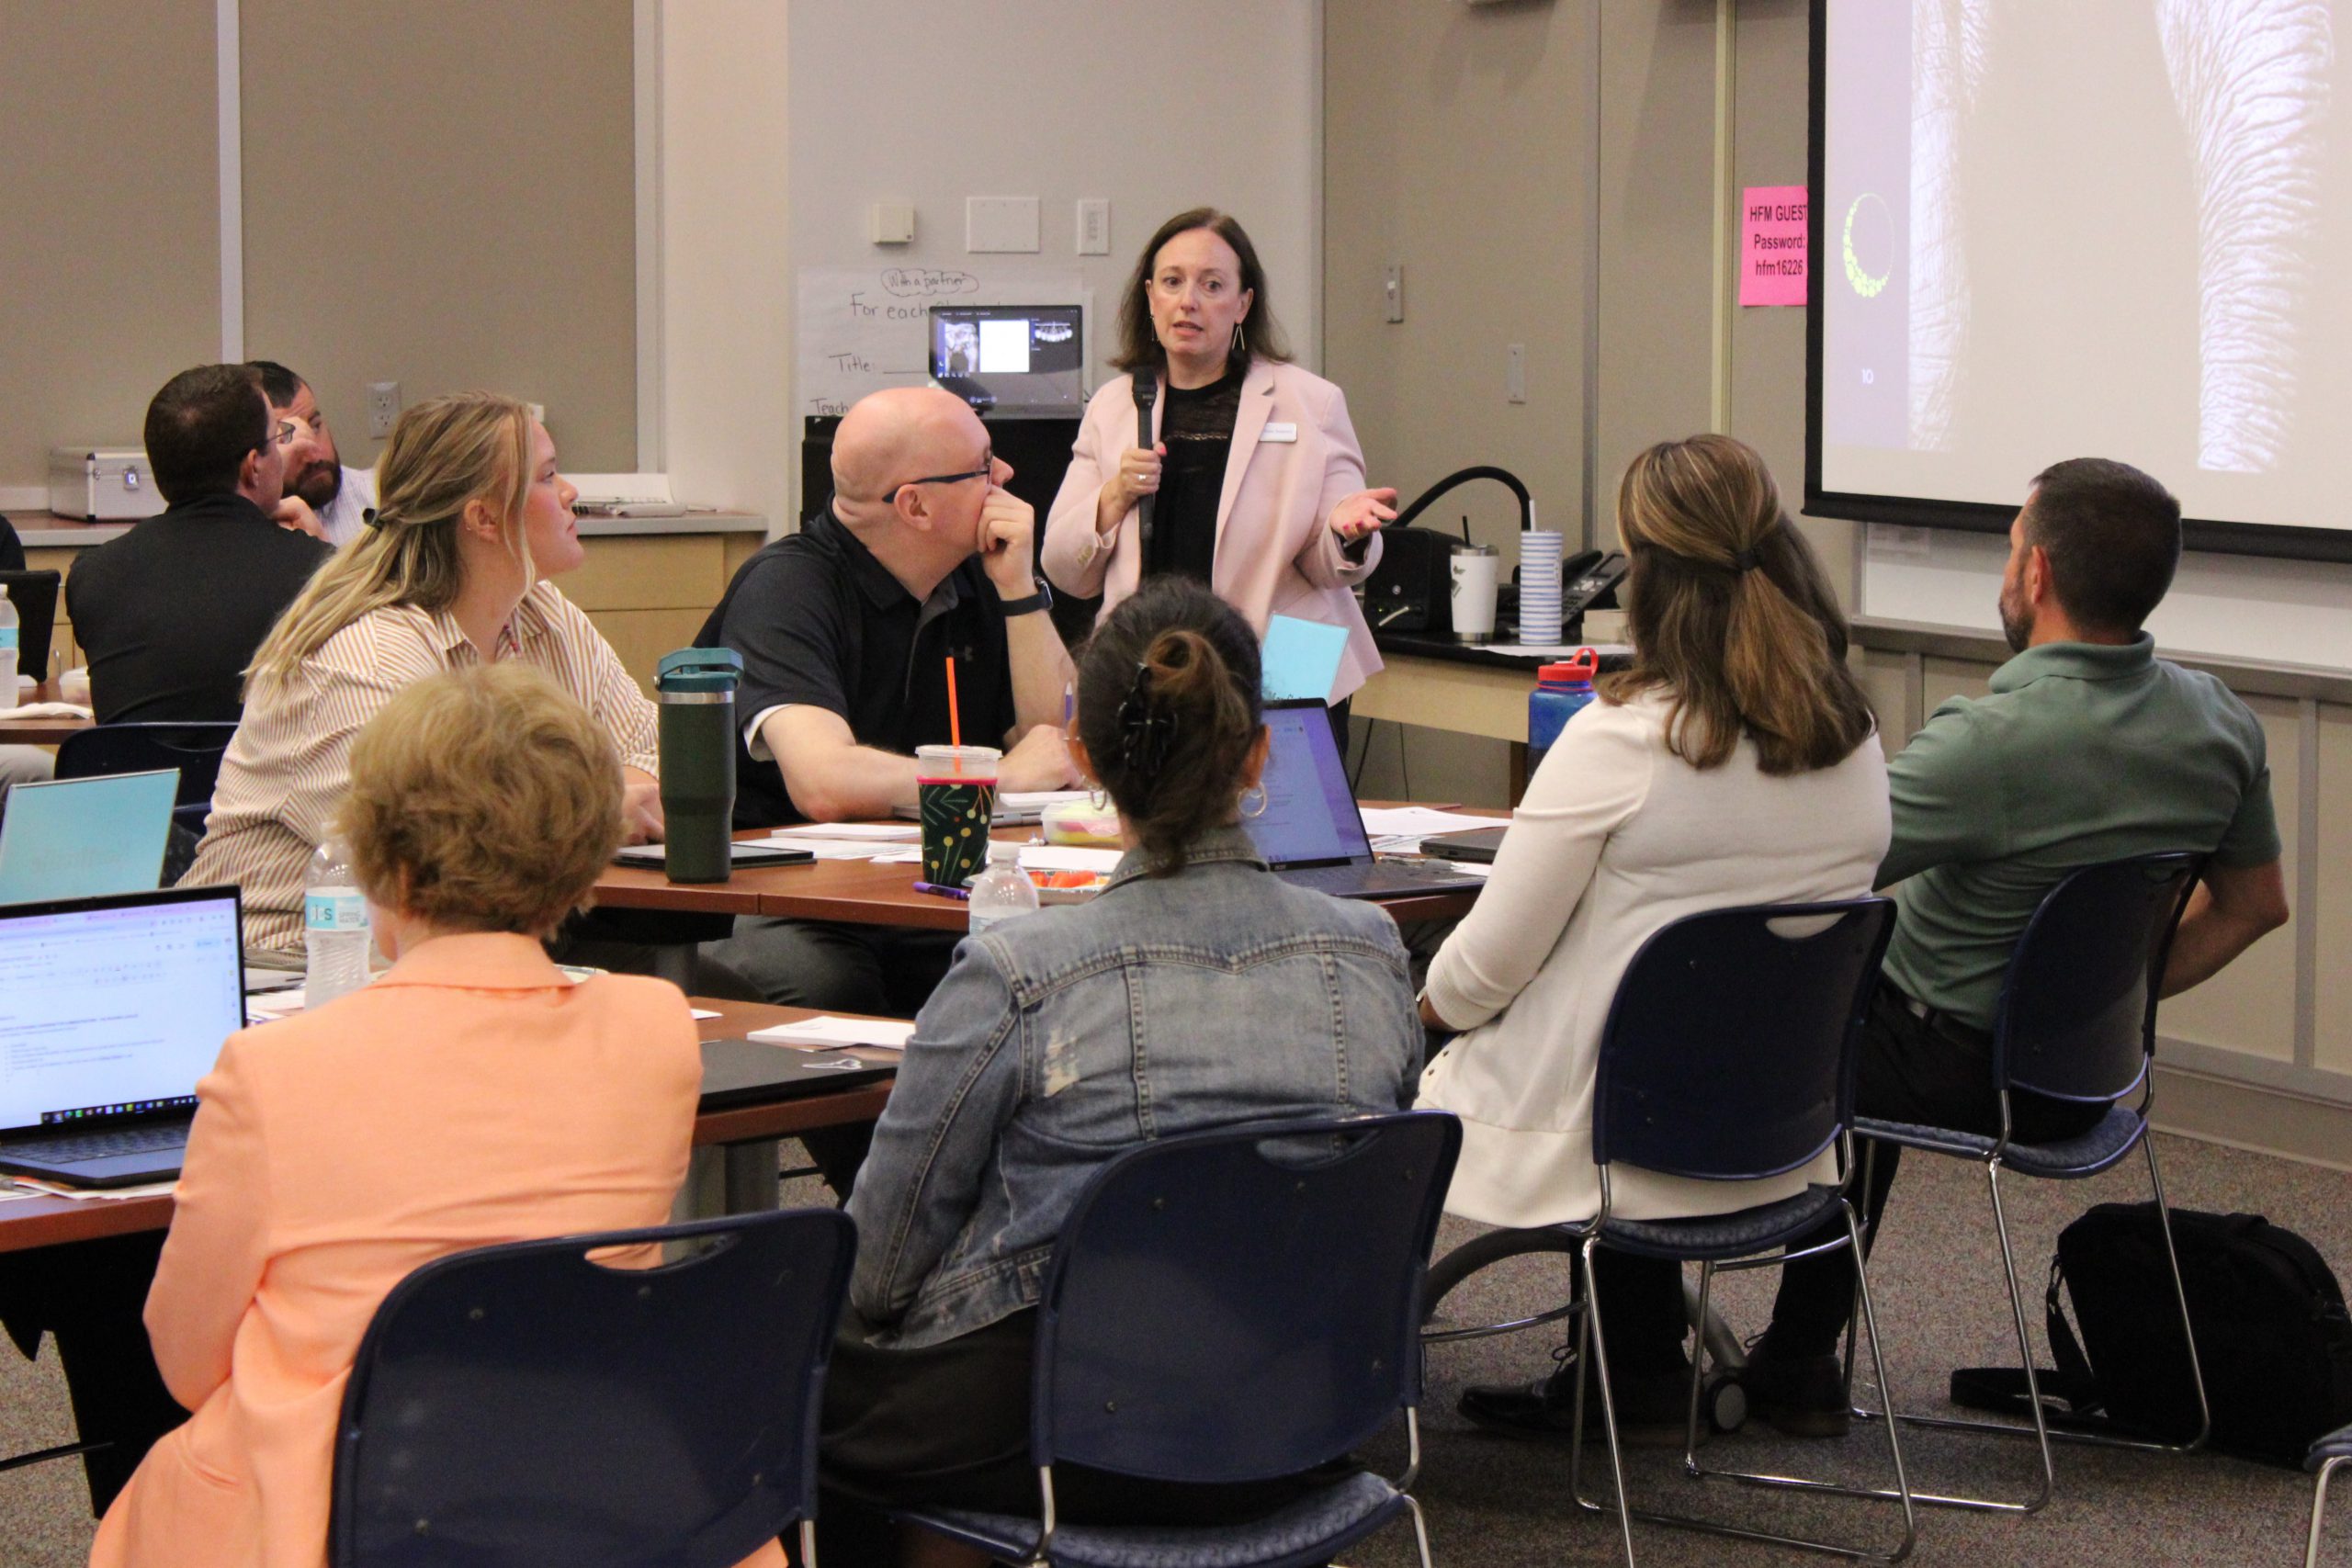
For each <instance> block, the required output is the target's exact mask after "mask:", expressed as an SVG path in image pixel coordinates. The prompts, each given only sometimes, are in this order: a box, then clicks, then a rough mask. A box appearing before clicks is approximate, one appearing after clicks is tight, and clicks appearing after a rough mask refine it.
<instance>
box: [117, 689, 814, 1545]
mask: <svg viewBox="0 0 2352 1568" xmlns="http://www.w3.org/2000/svg"><path fill="white" fill-rule="evenodd" d="M340 823H341V829H342V831H343V833H344V834H345V838H346V839H347V840H348V843H349V847H350V852H351V855H352V859H353V863H354V867H355V869H356V872H357V873H358V879H359V883H360V886H361V887H362V888H363V889H364V890H365V891H366V892H367V894H368V901H369V905H370V910H371V914H372V915H373V918H374V920H375V930H376V932H377V938H378V942H379V945H380V946H382V948H383V949H384V951H385V952H386V953H388V954H389V955H390V956H391V957H392V958H393V959H394V960H395V963H394V964H393V966H392V969H391V971H390V973H389V974H386V975H384V976H381V977H380V978H379V979H378V980H377V981H376V982H375V983H374V984H372V985H370V986H368V987H365V988H364V989H361V990H359V991H356V992H353V993H352V994H351V995H349V996H346V997H343V998H339V999H337V1000H335V1001H334V1002H332V1003H330V1004H328V1005H327V1006H326V1007H324V1008H322V1009H320V1010H317V1011H316V1012H305V1013H302V1014H300V1015H298V1016H296V1017H294V1018H290V1019H288V1020H286V1021H282V1022H277V1023H269V1024H264V1025H262V1026H260V1027H258V1028H254V1029H247V1030H244V1031H243V1032H240V1033H238V1034H236V1035H233V1036H232V1037H231V1039H230V1040H229V1043H228V1044H227V1046H226V1047H225V1048H224V1049H223V1050H222V1051H221V1054H220V1062H219V1063H218V1065H216V1066H214V1068H213V1070H212V1072H211V1073H210V1074H209V1075H208V1076H207V1077H205V1079H204V1081H203V1082H202V1083H201V1084H199V1085H198V1088H197V1094H198V1101H199V1107H198V1111H197V1115H196V1122H195V1126H194V1129H193V1130H192V1132H191V1134H190V1135H189V1139H188V1148H187V1164H186V1168H185V1171H184V1173H183V1175H182V1176H181V1179H180V1185H179V1192H178V1209H177V1212H176V1213H175V1215H174V1217H173V1221H172V1230H171V1235H170V1237H169V1239H168V1240H167V1241H166V1242H165V1243H164V1254H163V1260H162V1262H161V1264H160V1265H159V1266H158V1268H157V1269H156V1274H155V1284H154V1288H153V1291H152V1292H150V1293H149V1295H148V1298H147V1314H146V1316H147V1329H148V1334H149V1336H150V1337H151V1339H152V1340H153V1345H154V1350H155V1361H156V1365H157V1366H158V1367H159V1368H160V1369H161V1370H162V1372H163V1374H164V1382H165V1383H166V1384H167V1385H168V1386H169V1387H170V1389H171V1391H172V1393H173V1396H174V1397H175V1398H176V1399H178V1400H179V1401H180V1403H181V1404H185V1405H187V1407H188V1408H189V1409H190V1410H192V1411H194V1412H195V1414H194V1416H191V1417H190V1419H189V1420H188V1422H187V1425H185V1426H183V1427H179V1428H177V1429H176V1430H175V1431H173V1432H171V1433H170V1434H169V1435H167V1436H165V1437H164V1438H163V1439H162V1440H160V1441H159V1442H157V1443H156V1444H155V1446H154V1447H153V1449H151V1450H148V1454H147V1457H146V1459H145V1461H143V1462H142V1463H141V1465H140V1467H139V1470H138V1472H137V1473H136V1474H134V1475H133V1476H132V1477H131V1480H130V1485H129V1486H128V1487H126V1488H125V1489H124V1491H123V1493H122V1495H121V1496H120V1497H119V1498H117V1499H116V1501H115V1505H114V1506H113V1507H112V1508H111V1509H109V1510H108V1511H107V1516H106V1518H105V1520H104V1522H102V1523H101V1524H100V1525H99V1527H98V1535H97V1540H96V1545H95V1546H94V1547H93V1549H92V1551H91V1554H90V1561H91V1562H92V1564H93V1565H94V1568H118V1565H119V1568H167V1565H168V1568H214V1565H219V1568H228V1565H230V1564H238V1565H241V1568H242V1565H246V1564H260V1565H264V1568H321V1565H322V1564H323V1563H324V1562H326V1555H327V1512H328V1498H329V1483H330V1479H331V1477H332V1473H333V1468H334V1437H335V1427H336V1418H337V1415H338V1412H339V1410H340V1408H341V1404H342V1400H343V1390H344V1383H345V1379H346V1378H347V1377H348V1376H349V1374H350V1371H351V1364H352V1360H353V1358H354V1357H355V1356H356V1354H357V1352H358V1348H359V1340H360V1337H361V1336H362V1335H363V1334H365V1333H366V1332H367V1328H368V1322H369V1320H370V1319H371V1318H372V1317H373V1316H374V1315H375V1312H376V1308H377V1305H378V1304H379V1303H380V1302H382V1300H383V1299H384V1297H385V1295H386V1294H387V1293H388V1292H390V1290H391V1288H392V1287H393V1286H394V1285H395V1284H397V1283H398V1282H399V1281H400V1280H401V1279H402V1278H403V1277H404V1276H406V1275H407V1274H409V1273H410V1272H411V1271H413V1269H416V1268H418V1267H419V1266H420V1265H422V1264H424V1263H428V1262H431V1261H432V1260H433V1259H435V1258H441V1257H445V1256H447V1254H449V1253H453V1252H459V1251H463V1250H465V1249H467V1248H469V1247H486V1246H490V1245H492V1244H495V1243H499V1242H508V1241H519V1240H524V1239H526V1238H530V1237H537V1236H549V1235H566V1234H571V1233H578V1232H586V1231H600V1230H611V1229H619V1228H623V1227H633V1226H643V1225H653V1224H662V1223H663V1222H664V1221H665V1220H666V1219H667V1218H668V1216H669V1213H670V1206H671V1201H672V1199H673V1197H674V1195H675V1194H676V1191H677V1189H678V1185H679V1183H680V1181H681V1180H682V1179H684V1174H685V1168H686V1155H687V1146H688V1144H689V1143H690V1141H691V1139H692V1136H693V1131H694V1119H695V1100H696V1098H697V1094H698V1090H699V1087H700V1082H701V1053H700V1051H699V1049H698V1048H697V1046H696V1044H695V1026H694V1021H693V1018H692V1015H691V1014H690V1012H689V1010H688V1009H687V1006H686V1002H685V998H684V997H682V996H680V995H679V993H678V991H677V989H676V988H675V987H673V986H670V985H668V984H667V983H665V982H662V981H659V980H651V979H644V978H636V977H628V976H616V975H604V976H595V977H594V978H591V979H588V980H584V981H582V982H581V983H580V984H578V985H574V984H572V983H571V981H570V979H569V978H567V977H566V976H565V975H564V974H563V972H562V971H560V970H559V969H558V968H557V967H556V966H555V965H554V964H552V963H550V962H549V961H548V957H547V955H546V953H544V952H543V951H542V950H541V948H540V946H539V942H538V940H537V938H538V936H539V934H541V933H543V932H544V931H548V930H550V929H552V928H553V926H554V924H555V923H556V922H557V921H558V920H560V919H561V918H562V917H563V915H564V914H565V913H566V912H567V911H568V910H569V909H570V908H572V907H573V906H574V905H576V904H577V903H578V902H579V901H580V899H581V897H582V896H583V895H584V894H585V893H586V891H587V890H588V888H589V886H591V885H592V884H593V883H594V880H595V876H596V874H597V872H598V870H599V869H600V868H601V866H602V865H603V863H604V862H605V860H606V859H607V858H608V857H609V856H610V855H611V853H612V852H613V850H614V848H615V847H616V846H617V845H618V844H619V842H620V840H621V771H620V760H619V756H618V754H617V752H616V751H615V750H614V748H613V744H612V742H611V740H610V739H607V737H606V736H605V731H604V729H603V728H602V727H601V726H600V725H598V724H597V722H596V721H595V720H594V718H592V717H591V716H589V714H588V712H587V710H586V709H584V708H582V707H581V706H580V705H578V704H577V703H575V702H573V701H572V700H571V698H569V697H567V696H565V695H564V694H563V693H562V692H561V691H560V689H558V688H557V687H556V686H555V684H554V683H553V682H550V681H549V680H548V678H547V677H546V676H544V675H541V674H539V673H538V672H537V671H534V670H531V669H528V668H526V667H524V666H522V665H519V664H515V663H512V662H509V663H501V664H494V665H489V666H476V667H472V668H469V669H462V670H458V671H452V672H450V673H448V674H446V675H437V676H434V677H431V678H429V679H427V680H424V681H422V682H418V683H416V684H415V685H413V686H411V687H410V688H408V689H407V690H406V691H404V692H402V693H401V694H400V695H398V696H397V697H395V698H393V699H392V701H391V702H390V704H388V705H386V706H385V708H384V710H383V712H382V713H381V714H380V715H379V716H378V717H377V718H376V719H375V720H374V721H373V722H371V723H370V724H369V725H368V728H366V729H365V730H363V731H362V732H361V734H360V736H359V739H358V740H357V742H356V745H355V746H354V748H353V750H352V758H351V792H350V795H349V796H348V797H347V798H346V800H345V805H344V807H343V810H342V814H341V817H340ZM753 1561H755V1562H766V1563H775V1564H781V1562H782V1561H783V1560H782V1556H781V1553H780V1552H779V1551H777V1550H776V1549H775V1548H774V1547H770V1548H768V1549H766V1550H765V1551H763V1552H762V1553H761V1554H759V1556H757V1557H756V1558H754V1559H753Z"/></svg>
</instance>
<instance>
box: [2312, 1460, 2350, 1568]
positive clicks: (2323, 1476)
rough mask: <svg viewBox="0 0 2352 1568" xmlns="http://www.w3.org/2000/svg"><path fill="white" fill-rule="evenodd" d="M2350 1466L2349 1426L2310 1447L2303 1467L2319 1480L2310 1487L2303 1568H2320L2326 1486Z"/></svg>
mask: <svg viewBox="0 0 2352 1568" xmlns="http://www.w3.org/2000/svg"><path fill="white" fill-rule="evenodd" d="M2347 1464H2352V1427H2337V1428H2336V1429H2335V1431H2333V1432H2330V1433H2329V1434H2328V1435H2327V1436H2326V1437H2324V1438H2321V1439H2320V1440H2319V1441H2318V1442H2315V1443H2313V1444H2312V1451H2311V1457H2310V1458H2308V1459H2306V1460H2304V1461H2303V1468H2304V1469H2305V1470H2308V1471H2311V1472H2312V1473H2314V1474H2315V1475H2317V1476H2318V1477H2319V1479H2318V1480H2317V1481H2316V1482H2314V1483H2312V1531H2311V1535H2310V1538H2309V1539H2308V1540H2305V1541H2304V1543H2303V1568H2319V1531H2320V1526H2321V1525H2322V1524H2323V1523H2324V1522H2325V1520H2326V1518H2327V1483H2328V1482H2329V1481H2331V1480H2332V1479H2334V1477H2335V1472H2337V1471H2338V1470H2340V1469H2342V1468H2343V1467H2344V1466H2345V1465H2347Z"/></svg>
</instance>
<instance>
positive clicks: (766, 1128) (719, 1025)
mask: <svg viewBox="0 0 2352 1568" xmlns="http://www.w3.org/2000/svg"><path fill="white" fill-rule="evenodd" d="M695 1006H696V1007H699V1008H702V1009H705V1010H710V1011H715V1012H717V1013H718V1017H717V1018H711V1019H704V1020H701V1021H698V1022H697V1023H696V1025H695V1027H696V1028H697V1029H699V1030H700V1031H701V1032H702V1037H703V1038H704V1039H706V1040H718V1039H725V1038H728V1037H729V1036H737V1035H742V1034H747V1033H749V1032H751V1031H752V1030H754V1029H765V1028H767V1027H768V1026H769V1025H771V1024H777V1023H789V1022H792V1021H795V1020H798V1019H804V1018H814V1017H816V1016H817V1011H816V1010H814V1009H811V1008H780V1007H768V1006H765V1005H763V1004H762V1003H758V1002H729V1001H713V1000H708V999H705V998H696V999H695ZM776 1049H778V1050H780V1051H782V1050H789V1049H791V1047H789V1046H783V1045H779V1046H777V1047H776ZM850 1054H851V1055H857V1056H863V1057H865V1058H867V1059H869V1060H876V1061H888V1060H891V1059H893V1056H894V1053H891V1052H888V1051H867V1050H854V1051H852V1052H851V1053H850ZM889 1097H890V1086H889V1084H888V1082H883V1083H867V1084H860V1085H857V1086H855V1087H853V1088H850V1089H837V1090H832V1091H829V1092H826V1093H820V1094H810V1095H802V1096H799V1097H797V1098H795V1099H791V1100H775V1101H773V1102H770V1103H767V1104H759V1103H752V1104H748V1105H731V1106H729V1107H728V1108H727V1109H725V1110H723V1111H706V1112H705V1113H704V1114H702V1115H700V1116H697V1117H696V1118H695V1145H696V1148H697V1151H700V1150H703V1149H716V1148H717V1147H718V1146H719V1145H741V1144H751V1145H755V1146H757V1147H760V1148H764V1149H767V1150H768V1151H770V1152H769V1153H768V1155H767V1168H768V1173H769V1179H770V1183H771V1185H772V1184H773V1181H774V1173H775V1155H774V1153H773V1150H774V1140H775V1139H777V1138H788V1137H791V1136H792V1135H794V1134H797V1133H805V1132H808V1131H809V1130H811V1129H812V1128H817V1127H837V1126H843V1125H847V1124H849V1123H853V1122H871V1121H873V1120H874V1119H875V1118H876V1116H879V1115H880V1114H882V1106H883V1102H884V1101H886V1100H888V1099H889ZM693 1179H694V1177H693V1175H691V1174H690V1176H689V1181H690V1182H691V1181H693ZM773 1202H774V1200H773V1199H772V1198H771V1199H770V1203H771V1206H772V1205H773ZM171 1223H172V1200H171V1199H170V1198H169V1197H168V1196H164V1195H157V1196H153V1197H145V1198H119V1199H116V1198H87V1199H74V1198H49V1197H41V1198H17V1199H10V1200H8V1201H0V1252H19V1251H23V1250H26V1249H27V1248H30V1247H52V1246H56V1245H58V1244H59V1243H62V1242H70V1241H90V1240H94V1239H96V1237H99V1236H108V1235H127V1234H129V1233H130V1232H132V1231H149V1230H162V1229H163V1228H164V1226H166V1225H168V1224H171Z"/></svg>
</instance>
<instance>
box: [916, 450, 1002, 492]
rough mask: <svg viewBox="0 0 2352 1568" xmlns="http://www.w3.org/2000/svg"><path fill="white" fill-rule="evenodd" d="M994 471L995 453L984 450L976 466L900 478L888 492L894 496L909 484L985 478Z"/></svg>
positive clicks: (943, 482)
mask: <svg viewBox="0 0 2352 1568" xmlns="http://www.w3.org/2000/svg"><path fill="white" fill-rule="evenodd" d="M995 472H996V454H995V453H994V452H993V451H989V452H984V453H982V454H981V455H980V466H979V467H978V468H967V469H965V470H964V471H963V472H962V473H960V474H925V475H924V476H923V477H922V478H921V479H900V480H899V482H898V483H897V484H894V485H892V486H891V487H890V494H892V495H894V496H895V495H897V494H898V493H899V491H902V490H904V489H906V488H907V486H909V485H958V484H962V483H963V482H964V481H965V480H966V479H987V478H988V477H989V476H990V475H992V474H994V473H995Z"/></svg>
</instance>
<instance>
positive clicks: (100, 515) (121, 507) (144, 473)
mask: <svg viewBox="0 0 2352 1568" xmlns="http://www.w3.org/2000/svg"><path fill="white" fill-rule="evenodd" d="M49 509H50V510H51V512H53V513H56V514H57V515H58V516H60V517H73V518H78V519H80V520H81V521H83V522H85V523H120V522H129V521H130V520H132V519H134V518H140V517H153V516H154V515H155V513H158V512H161V511H163V510H164V496H163V492H162V491H158V490H157V489H156V488H155V476H154V474H153V472H151V471H150V470H149V468H148V467H147V451H146V448H144V447H141V446H52V447H51V448H50V451H49Z"/></svg>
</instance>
